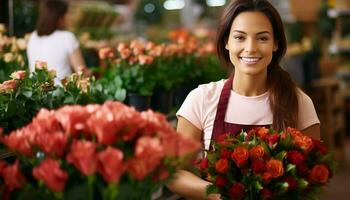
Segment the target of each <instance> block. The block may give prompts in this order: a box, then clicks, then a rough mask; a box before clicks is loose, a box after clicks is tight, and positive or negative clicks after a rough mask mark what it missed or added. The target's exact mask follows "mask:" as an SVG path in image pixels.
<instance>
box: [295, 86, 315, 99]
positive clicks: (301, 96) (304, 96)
mask: <svg viewBox="0 0 350 200" xmlns="http://www.w3.org/2000/svg"><path fill="white" fill-rule="evenodd" d="M297 95H298V101H299V102H305V101H311V102H312V100H311V98H310V97H309V95H307V94H306V93H305V92H304V91H303V90H302V89H301V88H297Z"/></svg>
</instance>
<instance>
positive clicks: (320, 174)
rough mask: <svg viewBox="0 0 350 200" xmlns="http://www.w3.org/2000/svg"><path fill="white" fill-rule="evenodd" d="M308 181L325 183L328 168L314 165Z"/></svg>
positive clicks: (327, 176)
mask: <svg viewBox="0 0 350 200" xmlns="http://www.w3.org/2000/svg"><path fill="white" fill-rule="evenodd" d="M309 179H310V181H311V182H313V183H322V184H325V183H327V181H328V179H329V170H328V167H327V166H326V165H324V164H320V165H315V166H314V167H313V168H312V169H311V172H310V175H309Z"/></svg>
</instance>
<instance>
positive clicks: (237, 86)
mask: <svg viewBox="0 0 350 200" xmlns="http://www.w3.org/2000/svg"><path fill="white" fill-rule="evenodd" d="M232 89H233V91H235V92H236V93H237V94H240V95H242V96H258V95H261V94H263V93H265V92H266V91H267V87H266V76H251V75H243V76H240V75H235V76H234V79H233V84H232Z"/></svg>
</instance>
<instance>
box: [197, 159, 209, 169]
mask: <svg viewBox="0 0 350 200" xmlns="http://www.w3.org/2000/svg"><path fill="white" fill-rule="evenodd" d="M207 168H208V158H207V157H205V158H203V159H202V160H201V161H200V163H199V169H200V170H202V171H203V170H205V169H207Z"/></svg>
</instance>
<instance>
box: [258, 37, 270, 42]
mask: <svg viewBox="0 0 350 200" xmlns="http://www.w3.org/2000/svg"><path fill="white" fill-rule="evenodd" d="M259 40H261V41H264V42H265V41H267V40H269V38H267V37H261V38H259Z"/></svg>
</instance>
